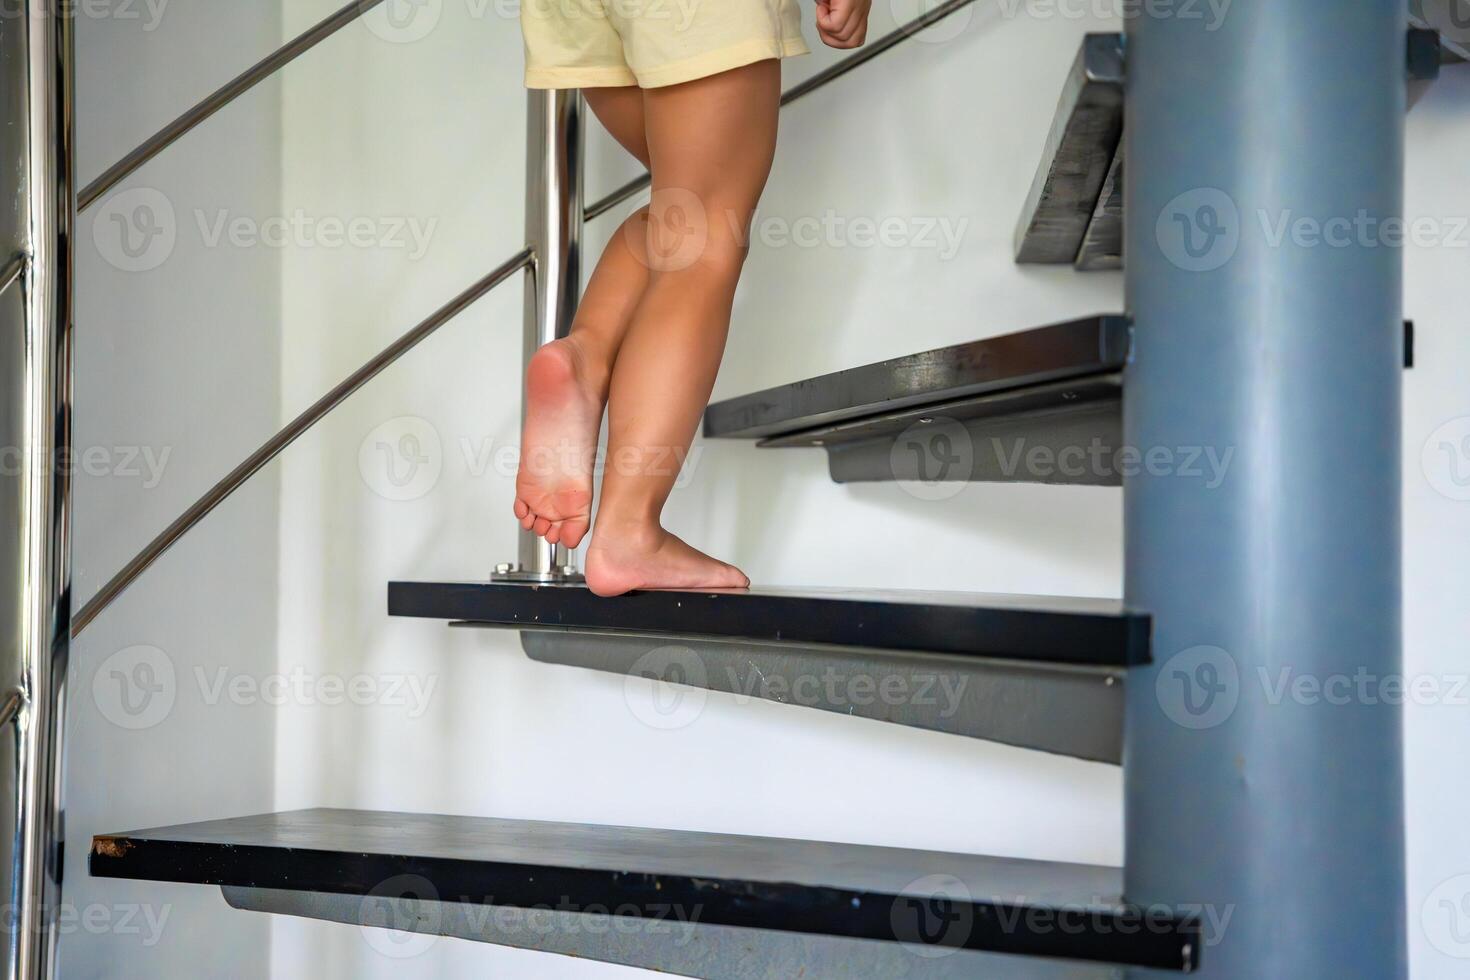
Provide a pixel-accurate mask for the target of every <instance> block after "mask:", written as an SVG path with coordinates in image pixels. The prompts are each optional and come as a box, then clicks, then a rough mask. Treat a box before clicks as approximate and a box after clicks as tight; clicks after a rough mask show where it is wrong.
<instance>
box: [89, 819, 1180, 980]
mask: <svg viewBox="0 0 1470 980" xmlns="http://www.w3.org/2000/svg"><path fill="white" fill-rule="evenodd" d="M89 866H90V870H91V873H92V874H93V875H94V876H98V877H107V878H121V879H132V880H142V881H165V882H176V883H189V884H199V885H212V886H220V887H221V888H222V889H223V890H224V893H225V896H226V898H227V899H228V901H229V902H230V904H232V905H234V906H236V907H238V908H245V909H254V910H257V911H265V912H276V913H283V914H292V915H303V916H309V917H312V918H319V919H327V920H331V921H337V922H346V923H350V924H354V925H357V926H359V927H361V928H363V929H364V930H365V936H367V938H368V941H369V942H374V941H375V939H374V937H382V938H379V939H377V940H376V941H379V942H389V940H388V939H387V938H386V937H387V936H390V935H397V936H398V938H397V939H395V940H392V941H391V942H393V943H395V944H398V945H399V946H400V947H401V945H402V943H403V938H402V934H405V933H418V934H421V935H424V936H435V935H445V936H457V937H459V938H464V939H472V940H478V941H482V942H491V943H497V944H502V945H513V946H523V947H526V948H532V949H542V950H546V951H549V952H559V953H566V954H570V955H577V956H584V957H591V958H595V959H600V960H607V961H611V962H619V963H627V964H629V965H635V966H644V967H649V968H654V969H661V970H666V971H668V972H673V973H679V974H683V975H688V976H700V977H732V978H733V977H765V976H774V975H783V976H785V975H797V973H798V972H801V971H804V975H805V976H808V977H818V976H820V977H844V976H877V975H882V976H897V977H945V978H951V977H953V978H958V977H961V976H1006V977H1036V978H1047V980H1063V978H1069V980H1073V978H1075V980H1080V978H1083V977H1087V978H1099V977H1107V976H1115V975H1116V974H1115V973H1113V972H1112V971H1113V969H1114V968H1116V967H1120V966H1138V967H1149V968H1154V969H1161V970H1171V971H1188V970H1190V969H1192V968H1194V967H1195V966H1196V965H1197V964H1198V961H1199V956H1200V929H1199V923H1198V921H1197V919H1196V918H1194V917H1193V916H1191V915H1188V914H1184V913H1182V912H1180V911H1179V910H1172V909H1157V908H1154V909H1140V908H1135V907H1132V906H1129V905H1127V904H1126V903H1124V902H1123V901H1122V900H1121V898H1120V897H1119V894H1120V886H1121V873H1120V872H1119V871H1118V869H1115V868H1104V867H1095V866H1089V865H1075V864H1059V863H1052V862H1044V861H1024V860H1015V859H1007V858H992V857H982V856H976V855H968V854H946V853H940V852H934V851H916V850H905V849H899V848H889V847H871V846H864V845H856V844H837V843H823V842H816V841H802V840H788V839H779V838H762V837H745V836H734V835H727V834H708V833H696V832H690V831H673V830H653V829H642V828H629V827H609V826H596V825H587V824H567V823H548V822H541V821H526V820H499V819H489V818H476V817H451V816H437V815H422V814H408V813H377V812H366V811H356V810H325V809H323V810H303V811H295V812H289V813H278V814H263V815H259V816H252V817H242V818H237V819H230V820H217V821H211V822H207V823H198V824H190V825H185V826H178V827H165V828H159V829H153V830H144V831H136V832H133V833H127V834H111V835H106V836H100V837H97V838H95V839H94V841H93V846H92V851H91V854H90V860H89ZM384 929H388V930H393V931H394V932H392V933H383V932H382V931H381V930H384ZM875 971H876V972H875Z"/></svg>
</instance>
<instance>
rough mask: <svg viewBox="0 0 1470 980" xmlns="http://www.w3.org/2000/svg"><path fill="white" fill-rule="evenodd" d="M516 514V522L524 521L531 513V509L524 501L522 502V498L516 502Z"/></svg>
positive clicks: (518, 498)
mask: <svg viewBox="0 0 1470 980" xmlns="http://www.w3.org/2000/svg"><path fill="white" fill-rule="evenodd" d="M515 512H516V520H524V519H525V517H526V515H527V514H529V513H531V508H530V507H529V506H527V504H526V502H525V501H524V500H522V499H521V498H520V497H517V498H516V502H515Z"/></svg>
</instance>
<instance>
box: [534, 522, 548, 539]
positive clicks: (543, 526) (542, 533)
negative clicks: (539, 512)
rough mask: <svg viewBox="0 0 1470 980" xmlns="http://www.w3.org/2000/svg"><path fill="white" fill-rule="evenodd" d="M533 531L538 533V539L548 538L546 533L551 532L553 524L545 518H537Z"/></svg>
mask: <svg viewBox="0 0 1470 980" xmlns="http://www.w3.org/2000/svg"><path fill="white" fill-rule="evenodd" d="M531 530H532V531H535V532H536V536H537V537H541V538H544V537H546V532H547V531H549V530H551V522H550V521H548V520H547V519H546V518H544V517H538V518H536V523H534V524H532V525H531Z"/></svg>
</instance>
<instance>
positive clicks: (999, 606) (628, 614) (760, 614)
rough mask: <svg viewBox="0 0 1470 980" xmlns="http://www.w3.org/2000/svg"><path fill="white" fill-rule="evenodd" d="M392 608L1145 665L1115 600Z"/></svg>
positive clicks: (827, 595)
mask: <svg viewBox="0 0 1470 980" xmlns="http://www.w3.org/2000/svg"><path fill="white" fill-rule="evenodd" d="M388 613H389V615H393V616H413V617H420V618H427V619H443V620H455V621H465V622H473V623H479V624H484V625H491V626H502V627H507V628H515V629H536V628H559V629H585V630H602V631H621V632H629V633H639V634H666V635H670V636H681V635H682V636H703V637H720V638H730V639H746V640H762V641H770V642H788V643H804V644H822V645H833V646H844V647H860V648H871V649H875V650H884V651H912V652H924V653H941V654H954V655H959V656H971V657H992V658H1002V659H1014V660H1027V661H1035V662H1045V663H1059V664H1080V665H1088V666H1101V667H1128V666H1134V665H1137V664H1142V663H1147V662H1148V636H1149V619H1148V616H1147V615H1145V614H1142V613H1139V612H1135V611H1131V610H1128V609H1126V608H1125V607H1124V606H1123V604H1122V603H1120V602H1118V601H1116V600H1110V599H1088V598H1070V597H1057V596H1026V595H988V594H976V593H965V592H906V591H874V590H860V589H847V590H844V589H782V588H758V589H749V590H740V591H733V590H732V591H690V592H683V591H672V590H669V591H643V592H632V593H629V594H627V595H624V596H619V597H617V598H615V599H604V598H600V597H598V596H597V595H595V594H593V593H592V592H591V591H590V590H588V589H586V588H585V587H582V586H565V585H550V586H537V585H526V584H521V583H507V582H390V583H389V585H388Z"/></svg>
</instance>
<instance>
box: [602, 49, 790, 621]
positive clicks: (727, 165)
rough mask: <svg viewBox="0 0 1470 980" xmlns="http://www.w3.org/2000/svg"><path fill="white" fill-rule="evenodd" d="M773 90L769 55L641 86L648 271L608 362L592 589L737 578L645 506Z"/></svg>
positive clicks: (730, 275) (764, 159)
mask: <svg viewBox="0 0 1470 980" xmlns="http://www.w3.org/2000/svg"><path fill="white" fill-rule="evenodd" d="M780 96H781V72H780V64H779V62H777V61H775V60H769V61H762V62H758V63H756V64H753V65H748V66H746V67H743V68H737V69H734V70H732V71H727V72H723V73H721V74H718V75H714V76H711V77H709V78H704V79H699V80H697V81H693V82H687V83H685V84H682V85H674V86H669V87H667V88H656V89H648V90H645V92H644V113H645V119H646V126H647V134H648V147H649V154H650V156H651V158H652V160H651V163H652V173H653V200H652V203H651V205H650V218H649V221H648V243H647V250H648V255H649V262H650V265H651V267H652V273H651V276H650V278H649V282H648V287H647V289H646V291H645V292H644V294H643V297H642V299H641V301H640V302H639V303H638V307H637V310H636V311H635V312H634V314H633V318H632V323H631V324H630V326H629V328H628V332H627V335H626V336H625V337H624V338H623V340H622V346H621V348H620V350H619V352H618V356H617V361H616V364H615V366H614V370H613V377H612V383H611V394H610V399H609V402H608V443H609V445H608V453H607V462H606V469H605V473H604V476H603V481H602V502H601V504H600V505H599V508H598V515H597V528H596V531H595V533H594V535H593V539H592V547H591V550H590V551H589V552H588V555H587V582H588V585H589V586H590V587H591V588H592V589H593V590H594V591H596V592H598V593H599V594H602V595H616V594H618V593H621V592H625V591H627V590H629V589H633V588H660V587H662V588H679V587H682V588H722V587H724V588H743V587H745V586H747V585H748V584H749V580H748V579H747V578H746V577H745V576H744V575H743V574H742V573H741V572H740V571H739V569H736V568H734V567H732V566H730V565H727V564H725V563H723V562H720V561H716V560H715V559H713V558H710V557H709V556H708V555H704V554H701V553H700V552H698V551H696V550H695V549H693V548H691V547H689V546H688V545H686V544H685V543H684V542H682V541H680V540H679V539H678V538H676V537H674V536H673V535H671V534H669V533H668V532H666V531H664V530H663V528H662V527H661V526H660V524H659V516H660V514H661V513H662V511H663V506H664V502H665V501H666V500H667V499H668V496H669V492H670V490H672V489H673V485H674V480H675V478H676V477H677V476H678V470H679V463H680V462H682V460H683V458H684V456H685V455H686V454H687V452H688V449H689V445H690V443H691V442H692V441H693V438H694V433H695V430H696V428H697V427H698V425H699V420H700V417H701V415H702V414H703V412H704V408H705V405H706V403H707V402H708V400H709V394H710V390H711V389H712V388H713V387H714V380H715V373H716V371H717V370H718V369H719V365H720V358H721V356H722V354H723V353H724V346H725V337H726V334H727V332H728V330H729V326H730V308H731V305H732V303H733V302H734V297H735V285H736V282H737V281H738V279H739V277H740V269H741V266H742V265H743V263H744V261H745V254H746V246H747V234H748V230H749V225H750V219H751V215H752V214H753V212H754V210H755V206H756V202H757V201H758V200H759V198H760V194H761V191H762V189H763V188H764V187H765V182H766V177H767V176H768V175H769V173H770V168H771V160H772V157H773V155H774V153H775V147H776V122H777V116H778V113H779V108H780ZM700 212H702V213H700ZM691 235H692V238H691V237H690V236H691Z"/></svg>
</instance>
